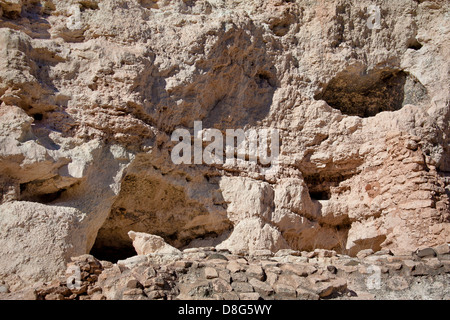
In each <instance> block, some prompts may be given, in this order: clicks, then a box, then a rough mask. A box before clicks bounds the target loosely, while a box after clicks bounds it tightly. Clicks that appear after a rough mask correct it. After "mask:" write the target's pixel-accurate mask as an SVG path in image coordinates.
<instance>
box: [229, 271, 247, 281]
mask: <svg viewBox="0 0 450 320" xmlns="http://www.w3.org/2000/svg"><path fill="white" fill-rule="evenodd" d="M231 280H232V281H237V282H247V280H248V277H247V275H246V274H245V273H244V272H236V273H232V274H231Z"/></svg>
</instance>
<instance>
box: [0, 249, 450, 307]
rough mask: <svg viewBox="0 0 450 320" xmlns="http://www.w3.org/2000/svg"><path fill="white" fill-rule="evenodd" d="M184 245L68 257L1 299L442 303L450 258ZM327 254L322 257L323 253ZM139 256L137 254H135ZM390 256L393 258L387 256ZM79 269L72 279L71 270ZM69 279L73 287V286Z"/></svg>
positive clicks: (3, 294) (446, 255)
mask: <svg viewBox="0 0 450 320" xmlns="http://www.w3.org/2000/svg"><path fill="white" fill-rule="evenodd" d="M196 252H197V253H200V252H201V253H203V254H204V258H200V259H199V258H198V257H192V255H191V254H192V253H193V251H192V249H187V250H186V251H184V252H183V253H180V254H178V255H172V256H171V259H169V260H167V261H165V262H162V261H161V260H160V259H159V257H158V256H157V255H154V254H149V255H147V256H145V257H146V259H141V258H142V257H144V256H135V257H132V258H129V259H135V260H136V261H138V260H139V261H140V262H138V263H134V264H123V263H121V262H118V263H117V264H113V263H111V262H107V261H99V260H97V259H95V258H94V257H93V256H91V255H82V256H79V257H73V258H72V259H71V262H70V263H68V265H67V273H66V278H61V279H59V280H54V281H52V282H48V283H44V284H41V285H38V286H36V287H35V288H31V289H28V290H23V291H19V292H14V293H7V292H5V293H2V292H0V298H3V299H31V300H34V299H36V300H105V299H107V300H174V299H183V300H210V299H214V300H224V299H226V300H230V299H236V300H237V299H240V300H286V299H289V300H319V299H320V300H324V299H347V300H355V299H383V300H386V299H415V300H417V299H443V300H448V298H449V291H448V289H449V288H448V285H449V283H448V279H449V272H450V269H449V266H450V263H449V262H450V260H449V258H450V256H449V254H448V253H446V254H439V255H437V256H436V257H434V258H427V257H423V258H419V257H414V255H409V256H395V255H390V254H372V255H368V256H366V257H364V258H362V259H358V258H352V257H350V256H347V255H340V254H336V252H333V253H332V254H331V251H328V252H327V251H321V250H315V251H312V252H305V253H306V254H307V255H309V256H311V258H305V259H301V258H303V257H299V256H296V255H291V254H289V253H284V254H283V255H282V256H278V257H270V258H261V257H254V256H242V255H235V254H231V253H225V252H224V257H226V259H227V260H226V261H225V260H223V259H216V258H214V257H215V256H216V255H217V253H216V251H215V249H214V248H207V247H205V248H196ZM325 252H327V253H328V254H324V253H325ZM136 258H139V259H136ZM394 260H395V261H396V262H395V263H392V262H389V261H394ZM74 269H75V270H79V271H80V272H79V274H78V276H76V275H75V276H74V275H73V273H71V272H69V271H71V270H74ZM73 283H75V284H76V285H74V284H73Z"/></svg>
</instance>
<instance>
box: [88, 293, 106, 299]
mask: <svg viewBox="0 0 450 320" xmlns="http://www.w3.org/2000/svg"><path fill="white" fill-rule="evenodd" d="M91 300H106V297H105V296H104V295H103V294H101V293H99V292H96V293H94V294H93V295H92V297H91Z"/></svg>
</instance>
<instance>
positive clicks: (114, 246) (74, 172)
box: [0, 0, 450, 298]
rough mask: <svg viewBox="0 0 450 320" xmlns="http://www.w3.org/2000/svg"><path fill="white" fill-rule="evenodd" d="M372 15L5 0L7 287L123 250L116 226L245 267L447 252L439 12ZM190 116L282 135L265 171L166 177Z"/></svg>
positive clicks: (443, 50) (1, 62) (346, 2)
mask: <svg viewBox="0 0 450 320" xmlns="http://www.w3.org/2000/svg"><path fill="white" fill-rule="evenodd" d="M371 4H372V1H369V0H364V1H350V0H343V1H337V0H336V1H329V2H327V3H324V2H314V3H312V2H311V1H308V0H297V1H281V0H268V1H262V0H251V1H231V0H208V1H206V0H197V1H183V0H175V1H165V0H158V1H156V0H155V1H140V0H121V1H115V0H104V1H77V0H70V1H58V0H53V1H47V0H14V1H13V0H0V57H1V59H0V202H1V205H0V229H1V230H2V232H1V234H0V255H1V256H2V257H3V256H8V257H10V259H2V261H1V262H0V264H1V265H0V267H1V269H2V275H1V278H2V280H4V281H6V282H7V283H8V285H9V288H10V290H15V289H16V288H17V289H18V288H20V287H21V286H22V285H25V284H27V283H28V284H29V283H32V282H34V281H39V280H48V278H49V277H51V276H52V275H54V276H55V277H57V276H59V275H62V274H63V273H64V271H65V267H64V263H65V262H67V261H68V259H69V257H70V256H77V255H82V254H86V253H92V254H94V255H95V256H96V257H97V258H99V259H105V260H114V261H117V260H119V259H124V258H127V257H130V256H133V255H134V254H135V252H134V249H133V244H132V241H131V240H130V238H129V237H128V232H129V231H130V230H133V231H135V232H144V233H148V234H153V235H157V236H160V237H162V238H163V239H164V241H166V242H167V243H168V244H170V245H171V246H174V247H176V248H178V249H180V248H183V247H195V246H200V245H213V246H217V248H219V249H228V250H230V251H231V252H233V253H239V254H250V255H252V254H257V253H261V251H260V250H271V251H273V252H276V251H278V250H279V249H292V250H296V251H303V250H307V251H311V252H312V251H313V250H314V249H316V248H322V249H328V250H335V251H336V252H338V253H342V254H349V255H351V256H355V255H356V254H357V253H358V252H359V251H361V250H366V249H372V250H373V251H375V252H377V251H380V250H385V249H386V250H387V249H389V250H391V251H392V252H393V253H394V254H396V255H401V254H404V253H408V254H409V253H410V252H412V251H415V250H416V249H424V248H427V247H435V246H438V245H442V244H445V243H449V242H450V209H449V196H450V148H449V145H450V144H449V142H450V129H449V122H450V104H449V101H450V94H449V88H450V81H449V72H448V70H449V61H448V56H449V50H450V47H449V36H450V31H449V26H448V12H449V10H450V7H449V3H448V2H446V1H437V0H429V1H414V0H401V1H395V2H389V3H388V2H382V3H380V4H379V6H380V7H381V21H380V28H372V29H371V28H369V26H368V23H367V21H368V19H370V13H369V12H368V6H369V5H371ZM197 120H198V121H202V122H203V127H204V128H216V129H219V130H222V131H225V130H226V129H239V128H243V129H256V128H259V129H261V128H276V129H278V130H279V132H280V141H281V144H280V156H279V158H278V166H277V167H276V169H277V170H268V171H264V170H263V169H265V167H264V166H263V165H262V164H260V163H248V162H246V161H244V162H235V163H225V164H213V165H207V164H202V165H175V164H173V162H172V161H171V158H170V152H171V150H172V148H173V147H174V144H175V143H174V142H173V141H171V139H170V137H171V134H172V132H173V131H174V130H175V129H177V128H185V129H188V130H190V132H193V122H194V121H197ZM192 254H197V255H198V256H201V253H198V252H197V253H192ZM264 254H265V253H264ZM302 258H304V257H302ZM308 259H309V258H308ZM312 259H313V258H312ZM43 265H47V267H45V268H44V267H43ZM347 267H351V266H347ZM417 270H419V271H420V268H417ZM419 271H417V272H419ZM111 272H112V271H111ZM168 277H169V276H168ZM169 278H170V277H169ZM169 278H168V279H169ZM114 286H115V284H111V287H114ZM168 286H169V287H168V289H167V290H166V289H164V290H165V291H164V290H159V289H156V288H154V289H152V290H150V291H148V292H147V293H146V291H145V290H146V289H145V287H144V289H142V288H137V287H136V288H128V289H127V290H128V293H127V294H125V296H127V297H131V296H134V295H139V296H145V295H146V296H147V297H148V296H149V295H150V296H152V297H154V298H156V297H160V298H161V297H164V295H166V296H167V294H168V293H167V292H171V291H170V290H171V288H172V287H171V285H170V284H169V285H168ZM217 286H220V284H217ZM392 286H393V287H396V286H397V287H399V288H401V287H403V282H402V281H397V282H396V281H393V283H392ZM221 287H223V286H221ZM341 287H342V286H341V284H339V283H337V284H336V286H335V285H334V284H333V285H330V286H327V287H324V289H323V290H324V291H323V292H325V293H327V292H328V291H329V290H335V289H330V288H341ZM210 288H211V287H210V285H209V284H205V283H202V284H199V286H198V287H197V288H196V289H195V290H194V289H192V288H191V289H192V290H194V291H195V292H197V293H204V294H207V293H208V292H211V289H210ZM277 288H278V292H279V294H282V295H284V296H286V297H293V296H294V295H302V296H308V297H321V295H322V296H323V295H324V294H325V293H323V292H322V291H320V292H319V291H313V292H310V291H303V290H299V289H298V288H288V287H286V286H285V284H279V286H278V287H277ZM191 289H190V290H191ZM263 289H264V288H263ZM263 289H261V290H262V291H261V292H263V291H264V290H263ZM130 290H131V291H130ZM139 290H140V291H139ZM274 290H275V293H276V294H278V293H277V290H276V288H274ZM141 291H142V292H144V294H141ZM137 292H139V294H137ZM189 292H190V291H189V290H188V291H187V293H186V294H188V293H189ZM261 292H257V293H258V294H260V295H261V294H262V293H261ZM183 293H185V292H184V291H183ZM239 293H240V294H244V295H243V296H244V297H245V298H249V297H255V296H256V295H255V294H254V292H252V293H251V294H250V295H249V292H239ZM230 294H231V293H230ZM60 295H63V296H64V293H55V297H61V296H60ZM231 295H232V294H231ZM111 296H112V295H111ZM120 296H122V295H121V294H120ZM230 297H231V296H230ZM237 297H239V295H237Z"/></svg>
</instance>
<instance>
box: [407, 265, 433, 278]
mask: <svg viewBox="0 0 450 320" xmlns="http://www.w3.org/2000/svg"><path fill="white" fill-rule="evenodd" d="M429 274H430V270H429V269H428V268H427V266H426V265H425V264H423V263H419V264H417V265H416V267H415V268H414V270H412V271H411V275H412V276H426V275H429Z"/></svg>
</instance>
